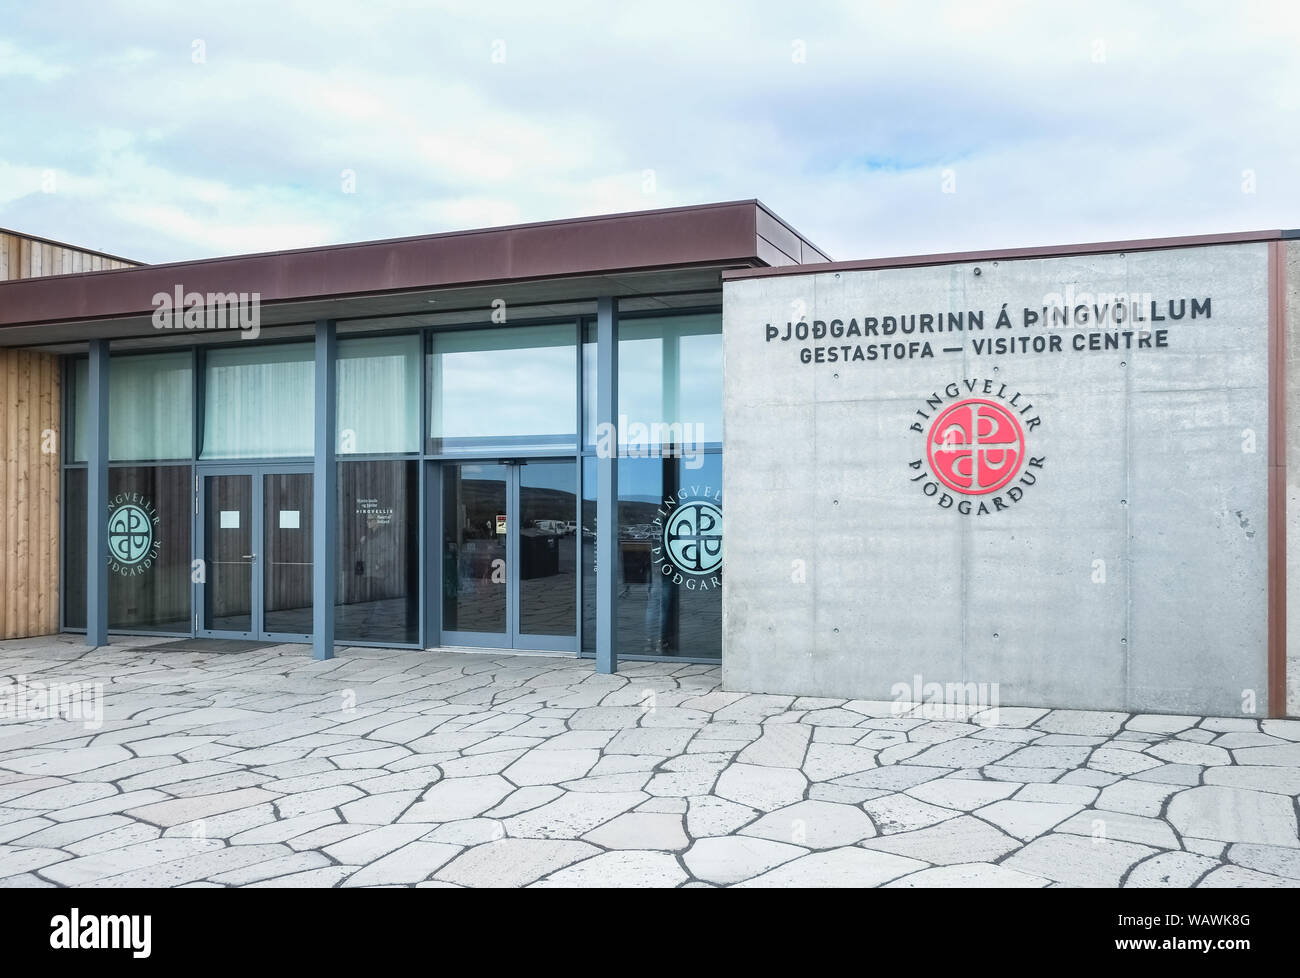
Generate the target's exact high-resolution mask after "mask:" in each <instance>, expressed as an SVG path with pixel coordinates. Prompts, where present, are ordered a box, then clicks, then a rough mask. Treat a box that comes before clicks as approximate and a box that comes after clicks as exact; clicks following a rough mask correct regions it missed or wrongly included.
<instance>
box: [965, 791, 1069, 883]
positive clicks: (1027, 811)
mask: <svg viewBox="0 0 1300 978" xmlns="http://www.w3.org/2000/svg"><path fill="white" fill-rule="evenodd" d="M1080 807H1082V806H1080V805H1077V804H1065V803H1061V802H1048V801H995V802H994V803H993V804H991V805H985V806H984V807H983V808H980V809H977V810H976V811H975V814H976V815H978V816H979V817H980V818H982V819H984V820H985V821H988V822H992V823H993V824H994V825H996V826H997V827H998V828H1000V829H1002V831H1004V832H1006V833H1007V834H1008V835H1013V836H1015V837H1016V838H1017V839H1020V840H1021V841H1023V842H1028V841H1030V840H1031V839H1036V838H1038V836H1040V835H1042V834H1043V833H1044V832H1047V831H1048V830H1050V829H1051V828H1052V827H1053V826H1055V825H1058V824H1059V823H1061V822H1063V821H1065V820H1066V819H1067V818H1069V817H1070V816H1071V815H1073V814H1074V813H1075V812H1077V811H1078V810H1079V809H1080ZM1031 875H1033V874H1031Z"/></svg>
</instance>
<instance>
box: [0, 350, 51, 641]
mask: <svg viewBox="0 0 1300 978" xmlns="http://www.w3.org/2000/svg"><path fill="white" fill-rule="evenodd" d="M58 410H59V370H58V359H57V358H56V357H54V356H51V355H50V354H45V353H32V352H28V351H25V350H4V349H0V638H26V637H28V636H31V635H48V634H51V633H53V632H56V631H58V626H59V613H58V609H59V563H58V554H59V455H58V452H57V451H45V450H44V449H46V448H55V447H57V443H51V442H49V441H47V438H46V435H45V433H46V432H57V431H58V428H59V425H58Z"/></svg>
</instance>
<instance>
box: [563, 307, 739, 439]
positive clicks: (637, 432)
mask: <svg viewBox="0 0 1300 978" xmlns="http://www.w3.org/2000/svg"><path fill="white" fill-rule="evenodd" d="M582 369H583V402H584V403H583V415H584V418H585V420H584V423H583V427H584V430H585V438H586V444H587V446H588V447H590V446H592V445H594V444H596V420H595V418H596V343H595V329H594V327H588V329H587V331H586V336H585V337H584V342H583V350H582ZM618 413H619V416H620V418H621V419H622V420H621V421H620V429H619V442H620V444H623V445H628V444H629V443H632V444H633V445H635V446H639V447H641V448H644V449H648V450H650V451H652V452H653V453H654V454H663V452H661V449H662V447H663V446H665V445H668V444H673V445H677V446H682V447H684V448H685V449H686V450H687V451H689V450H691V449H693V448H703V447H709V448H717V447H718V446H720V445H721V442H722V317H721V316H720V315H718V314H715V313H709V314H699V315H688V316H665V317H655V318H651V319H636V318H633V319H620V320H619V323H618ZM628 454H631V455H635V454H636V452H635V451H629V452H628Z"/></svg>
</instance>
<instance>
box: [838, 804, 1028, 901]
mask: <svg viewBox="0 0 1300 978" xmlns="http://www.w3.org/2000/svg"><path fill="white" fill-rule="evenodd" d="M860 845H862V846H864V847H865V848H868V849H880V850H883V851H885V852H892V853H894V854H896V855H899V856H909V857H911V858H913V859H920V860H922V861H924V862H927V863H932V864H935V865H950V864H956V863H968V862H987V861H991V860H995V859H1000V858H1001V857H1003V856H1005V855H1006V854H1007V853H1009V852H1011V851H1013V850H1015V849H1018V848H1019V847H1020V841H1019V840H1018V839H1013V838H1011V837H1010V836H1008V835H1006V834H1005V833H1003V832H1000V831H999V830H998V829H996V828H994V827H993V826H992V825H989V824H988V823H987V822H983V821H981V820H980V819H978V818H971V817H970V816H968V815H963V816H960V817H958V818H955V819H952V820H951V821H944V822H941V823H939V824H937V825H932V826H930V827H929V828H923V829H914V830H912V831H911V832H902V833H898V834H896V835H884V836H881V837H879V838H876V839H867V840H866V841H864V842H862V843H860ZM1020 885H1028V884H1020Z"/></svg>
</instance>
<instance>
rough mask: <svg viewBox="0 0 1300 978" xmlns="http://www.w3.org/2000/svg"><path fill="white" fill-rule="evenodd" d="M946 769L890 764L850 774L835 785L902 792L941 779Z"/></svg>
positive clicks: (838, 779) (836, 780) (946, 771)
mask: <svg viewBox="0 0 1300 978" xmlns="http://www.w3.org/2000/svg"><path fill="white" fill-rule="evenodd" d="M949 770H950V769H948V768H940V767H915V766H913V765H910V764H891V765H889V766H888V767H882V768H877V769H875V770H873V771H863V772H862V773H861V774H850V775H847V776H845V777H843V778H836V779H835V783H836V784H843V785H850V786H852V787H855V788H885V789H888V790H890V791H903V790H905V789H907V788H911V787H914V786H916V785H918V784H921V783H922V782H925V781H931V780H933V779H934V778H940V777H943V776H944V775H945V774H947V773H948V772H949Z"/></svg>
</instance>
